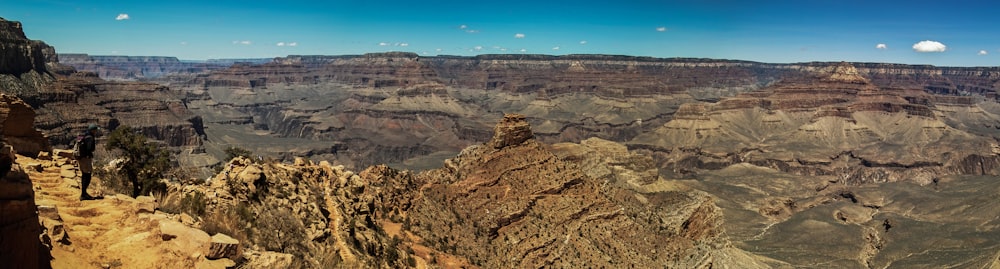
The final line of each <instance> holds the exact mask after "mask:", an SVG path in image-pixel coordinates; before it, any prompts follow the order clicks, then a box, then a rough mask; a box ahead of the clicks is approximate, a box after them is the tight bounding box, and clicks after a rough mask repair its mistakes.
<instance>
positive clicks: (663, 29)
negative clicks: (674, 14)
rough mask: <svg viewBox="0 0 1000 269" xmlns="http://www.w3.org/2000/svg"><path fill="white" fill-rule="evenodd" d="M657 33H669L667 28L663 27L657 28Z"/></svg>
mask: <svg viewBox="0 0 1000 269" xmlns="http://www.w3.org/2000/svg"><path fill="white" fill-rule="evenodd" d="M656 31H657V32H666V31H667V27H663V26H660V27H656Z"/></svg>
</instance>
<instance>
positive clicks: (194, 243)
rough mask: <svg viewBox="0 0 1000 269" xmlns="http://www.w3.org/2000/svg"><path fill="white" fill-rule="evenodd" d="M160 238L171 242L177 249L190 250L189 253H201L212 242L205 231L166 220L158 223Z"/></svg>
mask: <svg viewBox="0 0 1000 269" xmlns="http://www.w3.org/2000/svg"><path fill="white" fill-rule="evenodd" d="M160 238H161V239H163V241H170V242H172V243H173V244H175V245H176V246H177V247H178V248H179V249H184V250H190V252H191V253H195V252H201V251H202V250H203V249H204V248H205V247H206V246H208V243H209V242H210V241H211V240H212V237H211V236H209V235H208V233H205V231H202V230H198V229H195V228H191V227H188V226H187V225H184V224H181V223H180V222H176V221H168V220H163V221H160Z"/></svg>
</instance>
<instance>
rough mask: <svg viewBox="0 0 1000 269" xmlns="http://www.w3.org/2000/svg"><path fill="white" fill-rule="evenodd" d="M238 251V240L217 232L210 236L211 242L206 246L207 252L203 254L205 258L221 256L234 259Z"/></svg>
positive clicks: (219, 257)
mask: <svg viewBox="0 0 1000 269" xmlns="http://www.w3.org/2000/svg"><path fill="white" fill-rule="evenodd" d="M239 251H240V240H236V239H233V238H232V237H229V236H228V235H225V234H221V233H218V234H215V235H213V236H212V242H211V244H210V245H209V247H208V252H207V254H205V258H208V259H212V260H214V259H221V258H230V259H235V258H236V257H237V255H238V254H239Z"/></svg>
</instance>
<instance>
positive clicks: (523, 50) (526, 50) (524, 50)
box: [520, 49, 528, 52]
mask: <svg viewBox="0 0 1000 269" xmlns="http://www.w3.org/2000/svg"><path fill="white" fill-rule="evenodd" d="M520 52H528V49H521V50H520Z"/></svg>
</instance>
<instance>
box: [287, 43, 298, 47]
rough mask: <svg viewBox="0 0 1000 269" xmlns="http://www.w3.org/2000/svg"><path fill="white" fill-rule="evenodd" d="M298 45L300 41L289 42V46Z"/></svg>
mask: <svg viewBox="0 0 1000 269" xmlns="http://www.w3.org/2000/svg"><path fill="white" fill-rule="evenodd" d="M298 45H299V42H288V46H289V47H294V46H298Z"/></svg>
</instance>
